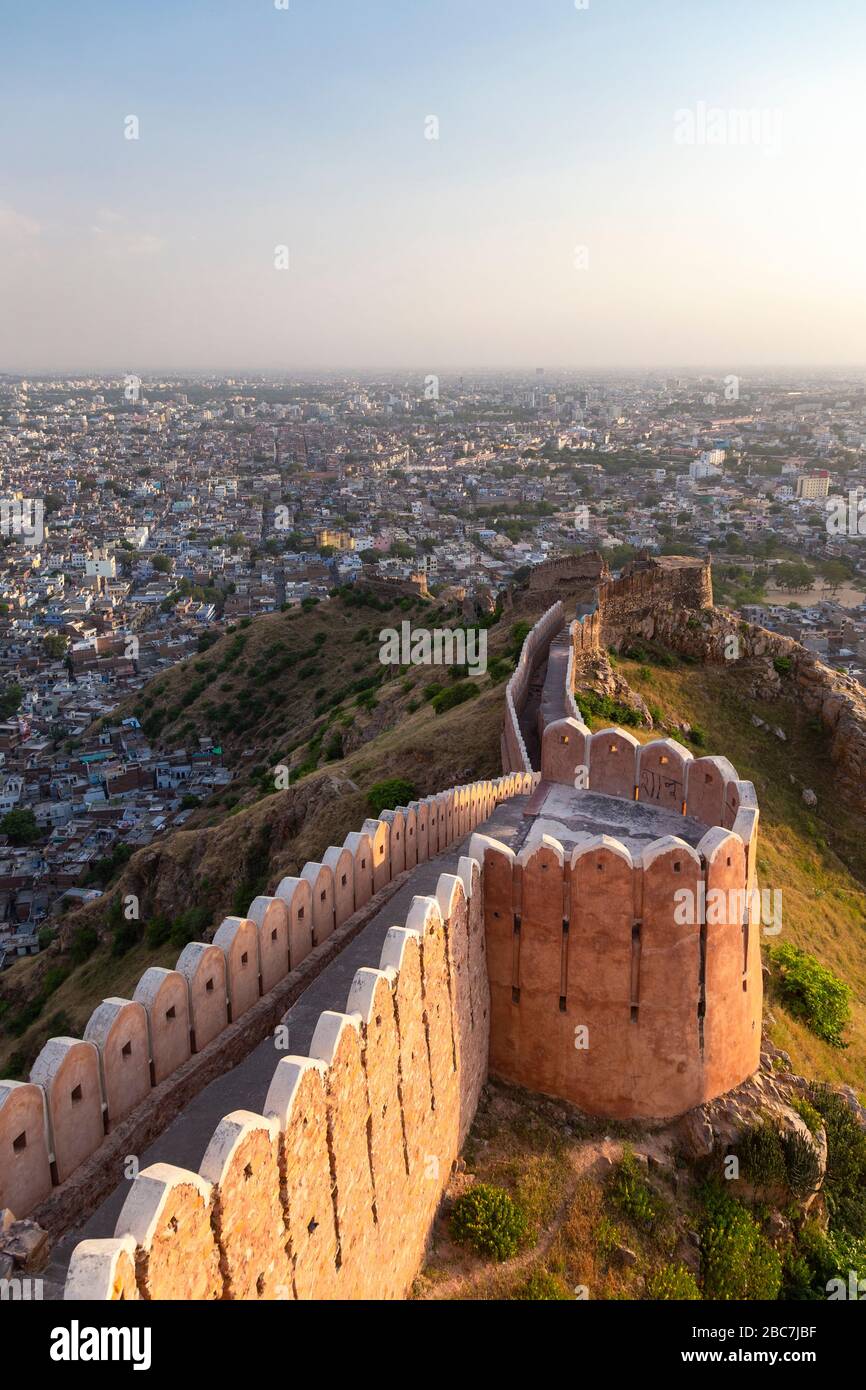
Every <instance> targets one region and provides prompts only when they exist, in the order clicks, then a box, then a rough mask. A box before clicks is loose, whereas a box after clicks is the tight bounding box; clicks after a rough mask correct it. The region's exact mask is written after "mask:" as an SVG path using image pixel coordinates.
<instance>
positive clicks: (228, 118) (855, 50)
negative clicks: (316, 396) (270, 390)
mask: <svg viewBox="0 0 866 1390" xmlns="http://www.w3.org/2000/svg"><path fill="white" fill-rule="evenodd" d="M858 11H859V13H858ZM864 60H866V13H864V11H863V7H862V6H859V5H855V4H852V3H851V0H822V3H821V4H820V5H818V4H816V3H814V0H688V3H686V0H658V2H657V3H653V0H590V4H589V8H588V9H586V10H582V11H580V10H577V9H576V8H575V5H574V3H573V0H355V3H349V0H290V8H289V9H288V11H283V10H277V9H276V8H275V6H274V4H273V0H171V2H170V3H169V0H147V3H143V2H142V3H138V4H136V3H132V0H126V2H125V3H124V2H123V0H75V3H72V2H71V0H69V2H68V3H60V2H59V0H48V2H47V3H38V0H15V2H13V0H0V132H2V149H3V156H2V160H0V295H2V303H3V306H4V310H3V312H2V313H0V369H6V370H14V369H16V368H21V369H26V370H30V371H33V370H35V369H37V368H38V367H40V366H41V367H44V368H52V367H54V368H58V369H63V368H69V369H73V368H81V369H84V368H86V367H93V368H111V369H114V370H118V371H123V370H134V369H136V368H140V369H149V368H154V367H160V366H165V367H178V368H180V367H190V368H192V367H226V368H231V367H235V368H240V367H244V366H247V367H273V368H286V369H291V368H293V367H295V368H301V367H305V368H309V367H313V368H315V367H327V366H333V367H342V366H345V367H351V366H357V367H364V366H394V367H414V368H418V369H423V370H429V371H435V370H436V369H437V368H438V369H447V368H448V367H453V366H492V367H496V366H505V365H508V366H510V365H514V366H520V365H529V366H532V365H535V364H536V363H545V364H547V365H550V366H554V365H564V366H575V367H587V366H594V367H607V366H643V365H680V366H684V367H685V366H689V365H694V366H718V367H720V368H725V369H727V370H730V371H736V369H737V368H738V367H740V368H742V367H745V366H751V365H758V364H780V365H782V364H788V363H816V364H834V363H862V362H864V361H866V347H864V329H863V324H864V322H866V315H864V310H866V270H864V265H866V256H864V254H863V246H864V240H866V238H864V233H866V193H864V186H863V175H862V150H863V148H864V143H866V140H864V137H866V121H864V107H863V103H862V102H861V100H860V92H859V88H858V80H859V82H860V83H861V84H862V72H863V70H864ZM699 103H704V104H705V106H706V107H708V108H718V109H720V110H721V111H722V112H723V113H724V132H725V135H724V143H716V144H709V143H707V142H706V137H705V135H702V133H701V132H702V128H701V127H700V125H696V126H695V132H696V133H695V135H694V142H693V143H686V144H683V143H677V140H676V139H675V131H676V129H677V128H678V125H677V122H678V121H679V125H680V127H682V122H683V120H684V118H683V117H682V116H680V117H679V118H678V117H677V116H676V113H677V112H682V111H686V112H690V113H693V114H695V113H697V112H698V108H699ZM746 110H754V111H758V112H763V113H765V115H764V119H763V125H762V126H759V127H757V129H758V133H759V138H757V139H753V138H751V137H750V138H749V140H748V141H747V142H746V143H742V136H740V137H739V138H736V137H735V136H733V135H732V134H730V132H731V131H733V130H736V129H739V127H737V126H736V113H737V112H741V111H746ZM731 112H733V113H734V115H733V116H731V115H729V113H731ZM128 115H135V116H137V117H138V120H139V122H140V138H139V139H138V140H136V141H133V140H127V139H125V138H124V118H125V117H126V116H128ZM430 115H435V116H436V117H438V120H439V139H438V140H428V139H425V118H426V117H428V116H430ZM729 122H733V123H734V124H729ZM278 245H287V246H288V248H289V259H290V268H289V269H288V270H287V271H280V270H276V269H275V268H274V248H275V247H276V246H278ZM577 247H586V252H585V253H584V254H583V260H584V261H585V262H588V264H587V268H585V269H578V268H576V262H575V248H577ZM578 261H580V256H578Z"/></svg>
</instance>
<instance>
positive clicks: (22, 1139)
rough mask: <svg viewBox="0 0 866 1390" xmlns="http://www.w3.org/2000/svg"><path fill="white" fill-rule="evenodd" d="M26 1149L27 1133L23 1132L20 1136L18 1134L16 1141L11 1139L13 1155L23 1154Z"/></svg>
mask: <svg viewBox="0 0 866 1390" xmlns="http://www.w3.org/2000/svg"><path fill="white" fill-rule="evenodd" d="M26 1148H27V1133H26V1131H24V1132H23V1133H22V1134H19V1135H18V1138H17V1139H13V1140H12V1152H13V1153H16V1154H20V1153H23V1152H24V1150H25V1149H26Z"/></svg>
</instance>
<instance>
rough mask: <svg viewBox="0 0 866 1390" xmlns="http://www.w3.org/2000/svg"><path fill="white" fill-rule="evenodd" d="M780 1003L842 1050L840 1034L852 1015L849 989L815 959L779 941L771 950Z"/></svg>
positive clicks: (832, 1045)
mask: <svg viewBox="0 0 866 1390" xmlns="http://www.w3.org/2000/svg"><path fill="white" fill-rule="evenodd" d="M770 959H771V961H772V963H773V965H774V966H775V967H776V972H777V983H778V987H779V993H780V994H781V996H782V1002H783V1003H784V1005H785V1007H786V1008H787V1009H788V1010H789V1011H790V1012H791V1013H792V1014H793V1015H794V1016H795V1017H796V1018H802V1019H803V1021H804V1022H805V1023H807V1024H808V1025H809V1027H810V1028H811V1029H812V1032H813V1033H815V1034H816V1035H817V1036H818V1037H819V1038H822V1039H823V1041H824V1042H826V1043H829V1044H830V1046H831V1047H845V1046H846V1043H845V1042H843V1040H842V1033H843V1031H844V1029H845V1028H846V1026H847V1024H848V1021H849V1019H850V1016H851V990H850V988H849V986H848V985H846V984H845V982H844V980H840V979H839V978H838V976H836V975H834V974H833V972H832V970H828V969H827V967H826V966H825V965H822V964H821V962H820V961H819V960H816V958H815V957H814V956H810V955H809V954H808V952H806V951H803V950H801V949H800V947H799V946H793V945H792V944H791V943H790V942H788V941H785V942H782V943H781V945H779V946H774V947H771V948H770Z"/></svg>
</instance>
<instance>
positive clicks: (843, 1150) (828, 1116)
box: [810, 1086, 866, 1236]
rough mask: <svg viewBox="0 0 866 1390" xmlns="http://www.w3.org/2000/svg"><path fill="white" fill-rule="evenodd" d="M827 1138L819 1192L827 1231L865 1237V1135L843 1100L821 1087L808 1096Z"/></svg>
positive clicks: (813, 1089) (833, 1092)
mask: <svg viewBox="0 0 866 1390" xmlns="http://www.w3.org/2000/svg"><path fill="white" fill-rule="evenodd" d="M810 1099H811V1101H812V1104H813V1105H814V1106H815V1109H816V1110H817V1111H818V1113H819V1114H820V1115H821V1117H822V1118H823V1120H824V1129H825V1131H826V1134H827V1171H826V1173H825V1174H824V1182H823V1186H822V1190H823V1193H824V1196H825V1198H826V1201H827V1209H828V1211H829V1213H830V1225H831V1228H833V1229H837V1230H842V1229H845V1230H848V1231H850V1232H851V1233H852V1234H853V1235H855V1236H866V1134H864V1132H863V1130H862V1129H861V1128H860V1126H859V1124H858V1123H857V1118H856V1116H855V1115H854V1113H853V1111H852V1110H851V1109H850V1107H849V1106H848V1104H847V1102H846V1101H845V1099H844V1097H843V1096H840V1095H837V1094H836V1093H835V1091H830V1090H828V1089H827V1088H826V1087H823V1086H815V1087H813V1088H812V1090H811V1092H810Z"/></svg>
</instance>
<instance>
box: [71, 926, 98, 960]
mask: <svg viewBox="0 0 866 1390" xmlns="http://www.w3.org/2000/svg"><path fill="white" fill-rule="evenodd" d="M98 945H99V933H98V932H97V930H96V928H95V927H78V928H77V929H76V932H75V935H74V936H73V938H72V945H71V946H70V948H69V954H70V956H71V957H72V964H73V965H83V964H84V962H85V961H86V960H89V959H90V957H91V956H92V955H93V952H94V951H95V950H96V948H97V946H98Z"/></svg>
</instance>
